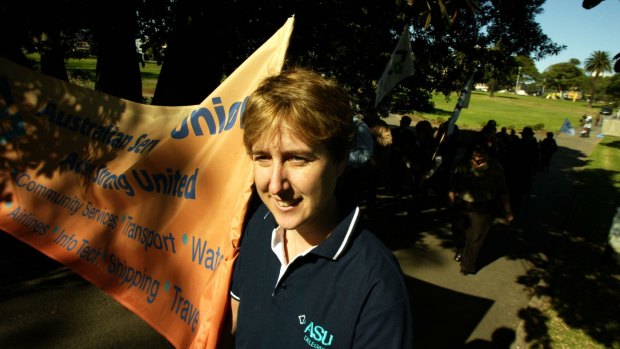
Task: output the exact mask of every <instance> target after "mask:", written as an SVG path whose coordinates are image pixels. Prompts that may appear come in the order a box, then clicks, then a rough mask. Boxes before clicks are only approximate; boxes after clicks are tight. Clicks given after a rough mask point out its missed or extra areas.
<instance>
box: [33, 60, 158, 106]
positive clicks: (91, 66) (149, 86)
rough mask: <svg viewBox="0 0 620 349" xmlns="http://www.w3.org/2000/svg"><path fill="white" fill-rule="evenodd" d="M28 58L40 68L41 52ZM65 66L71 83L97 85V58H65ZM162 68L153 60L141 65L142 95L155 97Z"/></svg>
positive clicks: (84, 85)
mask: <svg viewBox="0 0 620 349" xmlns="http://www.w3.org/2000/svg"><path fill="white" fill-rule="evenodd" d="M28 58H29V59H31V60H32V61H33V62H34V63H35V68H37V69H39V61H40V56H39V54H30V55H28ZM65 67H66V68H67V72H68V74H69V81H70V82H71V83H73V84H76V85H80V86H83V87H88V88H94V87H95V78H96V76H97V74H96V72H97V59H96V58H82V59H73V58H71V59H67V60H65ZM160 70H161V66H160V65H157V63H156V62H153V61H147V62H146V63H145V65H144V67H143V66H142V65H140V73H141V74H142V95H143V96H144V97H146V98H151V97H153V93H155V86H156V85H157V78H158V77H159V72H160Z"/></svg>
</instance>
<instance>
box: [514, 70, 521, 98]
mask: <svg viewBox="0 0 620 349" xmlns="http://www.w3.org/2000/svg"><path fill="white" fill-rule="evenodd" d="M520 76H521V67H519V72H518V73H517V83H516V84H515V94H517V91H518V90H519V77H520Z"/></svg>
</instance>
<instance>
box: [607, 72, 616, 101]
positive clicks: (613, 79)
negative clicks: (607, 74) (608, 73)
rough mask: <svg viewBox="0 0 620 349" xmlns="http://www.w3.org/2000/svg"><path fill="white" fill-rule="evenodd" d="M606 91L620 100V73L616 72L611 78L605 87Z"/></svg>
mask: <svg viewBox="0 0 620 349" xmlns="http://www.w3.org/2000/svg"><path fill="white" fill-rule="evenodd" d="M605 93H606V94H607V95H608V96H609V97H611V98H614V99H616V100H620V74H614V75H613V76H612V77H611V78H609V84H608V85H607V88H606V89H605Z"/></svg>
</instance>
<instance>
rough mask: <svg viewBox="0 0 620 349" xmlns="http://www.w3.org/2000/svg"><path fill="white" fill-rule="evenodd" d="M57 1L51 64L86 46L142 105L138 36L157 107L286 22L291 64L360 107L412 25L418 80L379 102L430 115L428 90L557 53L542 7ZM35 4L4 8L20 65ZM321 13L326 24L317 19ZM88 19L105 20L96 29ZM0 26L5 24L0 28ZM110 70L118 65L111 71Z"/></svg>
mask: <svg viewBox="0 0 620 349" xmlns="http://www.w3.org/2000/svg"><path fill="white" fill-rule="evenodd" d="M58 1H59V2H52V3H53V4H60V3H62V4H66V6H65V5H63V6H64V7H62V8H68V9H71V11H67V13H65V12H63V11H57V12H54V17H55V18H57V19H58V23H62V26H61V32H62V34H63V35H62V36H60V40H59V42H60V45H59V46H58V47H60V50H59V52H61V53H62V54H58V55H55V56H54V57H56V58H55V62H59V61H60V57H62V55H64V57H65V58H66V57H68V56H69V55H70V54H71V53H72V51H71V49H70V45H71V42H72V41H71V40H73V41H75V39H76V38H78V37H81V38H82V40H84V39H85V40H90V43H91V47H93V48H95V51H94V52H95V54H97V55H101V56H100V57H99V58H100V59H101V60H102V63H101V65H100V66H99V67H98V73H97V87H98V89H100V90H102V91H104V92H106V93H109V94H113V95H116V96H119V97H123V98H127V99H133V100H135V99H137V98H139V97H140V96H136V95H137V94H136V92H135V91H136V90H137V84H136V81H137V80H139V75H138V74H137V71H138V60H137V59H138V58H137V55H136V52H135V42H134V40H135V39H136V38H140V39H141V41H142V42H143V46H142V49H143V51H148V52H152V53H153V55H154V57H155V58H156V59H157V61H158V62H161V63H163V66H162V69H161V75H160V80H159V81H158V84H157V87H156V92H155V96H154V98H153V103H155V104H165V105H187V104H196V103H199V102H201V101H202V100H203V99H204V98H205V97H206V96H207V95H208V94H209V93H210V92H211V91H213V89H214V88H215V87H217V86H218V85H219V83H220V82H221V81H222V79H223V78H224V77H226V76H227V75H229V74H230V73H231V72H232V71H233V70H234V69H235V68H236V67H238V65H239V64H240V63H241V62H243V61H244V60H245V59H246V58H247V57H248V56H249V55H250V54H251V53H253V52H254V51H255V50H256V49H257V48H258V47H259V45H261V44H262V43H263V42H264V41H265V40H266V39H267V38H269V36H271V35H272V34H273V33H274V32H275V31H276V30H277V29H278V28H280V27H281V25H282V24H283V23H284V22H285V21H286V19H287V18H288V17H289V16H291V15H293V14H294V15H295V17H296V20H295V29H294V31H293V35H292V37H291V42H290V46H289V52H288V54H287V64H299V65H305V66H308V67H311V68H313V69H315V70H318V71H321V72H324V73H326V74H329V75H333V76H335V77H337V78H338V79H339V80H340V81H341V82H343V83H344V84H345V85H346V86H347V87H348V88H349V90H350V91H351V94H353V95H355V96H358V97H360V98H372V94H373V91H374V87H375V84H376V81H377V80H378V78H379V77H380V76H381V73H382V71H383V69H384V68H385V64H386V63H387V60H388V58H389V55H390V54H391V52H392V50H393V48H394V45H395V44H396V40H397V38H398V34H399V33H400V32H401V31H402V28H403V26H404V25H406V24H409V25H410V27H409V28H410V33H411V37H412V46H413V51H414V56H415V73H414V76H413V77H412V78H409V79H406V80H404V81H403V83H401V84H399V86H398V87H397V88H396V89H394V90H393V93H392V95H393V96H394V98H388V99H387V100H386V105H388V104H390V103H398V105H401V106H403V108H409V109H408V110H411V109H417V108H425V107H428V106H429V100H430V96H431V94H432V93H434V92H436V91H439V92H442V93H444V94H446V95H448V94H449V93H451V92H452V91H457V90H460V89H461V87H462V86H463V84H464V83H465V81H467V79H468V78H469V75H470V74H471V72H472V71H474V70H478V71H481V72H485V71H487V72H492V73H493V74H492V76H491V77H492V78H493V79H494V80H495V81H497V82H498V84H509V83H511V81H510V80H511V78H510V77H515V76H516V75H515V73H514V72H515V71H516V69H517V68H516V67H517V63H516V61H515V59H514V57H516V56H517V55H522V56H527V57H532V58H540V57H542V56H546V55H549V54H555V53H557V52H559V50H561V49H562V46H558V45H556V44H554V43H553V42H552V41H551V40H550V39H549V38H548V37H547V36H546V35H544V33H542V31H541V29H540V26H539V25H538V23H536V21H535V15H536V14H538V13H540V11H542V9H541V6H542V4H543V2H544V1H543V0H523V1H497V0H462V1H448V0H420V1H404V0H394V1H387V2H377V1H373V0H360V1H356V2H351V1H345V0H317V1H311V2H308V1H301V0H270V1H249V0H237V1H220V2H216V3H207V2H195V1H192V0H149V1H146V0H133V1H128V2H122V1H118V0H115V1H113V2H109V3H108V2H97V1H93V0H85V1H82V2H80V1H78V0H58ZM31 2H32V4H31ZM22 3H26V4H23V5H22ZM33 3H34V0H20V1H17V0H9V1H5V2H3V3H2V5H0V16H2V17H0V19H5V18H8V19H11V18H16V19H15V20H12V21H10V25H6V28H5V29H7V30H6V31H4V32H2V33H0V38H1V37H2V36H4V38H3V39H8V40H6V41H4V42H1V41H3V40H0V53H1V52H7V54H11V55H12V56H13V57H15V59H20V57H18V56H19V53H20V52H22V51H21V50H22V49H24V48H26V49H27V50H28V51H29V52H33V51H40V47H36V45H34V44H33V42H32V38H33V37H34V36H33V35H31V34H32V29H29V28H32V27H33V25H34V24H35V23H33V21H31V20H30V19H29V18H28V16H27V15H26V14H28V15H29V14H30V13H29V11H31V9H30V8H33V9H34V8H36V7H37V6H36V5H33ZM80 3H83V5H79V4H80ZM59 8H60V7H59ZM74 8H77V9H80V11H82V12H76V11H74V10H73V9H74ZM111 9H114V11H117V12H113V13H112V12H111ZM96 12H97V13H96ZM136 12H137V14H138V17H137V19H136V18H135V16H134V15H133V14H135V13H136ZM317 12H318V13H322V14H325V15H324V16H321V17H320V19H317V17H316V16H314V15H313V14H314V13H317ZM95 13H96V14H98V15H99V14H102V15H103V16H102V17H103V18H104V21H103V22H98V21H96V20H95V19H94V17H93V16H94V15H95ZM69 16H70V18H69ZM17 18H19V20H18V19H17ZM22 20H23V21H22ZM132 21H137V24H136V23H130V22H132ZM106 25H107V26H108V27H109V28H108V27H106ZM0 26H2V28H4V27H5V23H3V22H2V21H1V20H0ZM136 26H137V29H136ZM16 28H17V29H18V30H17V31H16V30H15V29H16ZM106 30H109V32H107V33H106ZM50 32H52V31H51V30H50ZM8 33H11V34H10V35H9V34H8ZM112 33H116V34H112ZM111 34H112V35H111ZM132 36H133V37H132ZM130 37H131V39H130ZM2 46H4V47H2ZM112 62H114V63H112ZM114 64H118V66H119V67H120V68H119V69H117V70H115V69H113V68H112V67H113V66H114ZM479 75H480V76H483V74H482V73H481V74H479ZM390 99H392V101H391V102H390Z"/></svg>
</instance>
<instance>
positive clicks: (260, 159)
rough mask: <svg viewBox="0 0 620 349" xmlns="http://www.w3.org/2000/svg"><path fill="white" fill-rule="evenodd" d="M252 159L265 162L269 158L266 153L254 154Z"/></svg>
mask: <svg viewBox="0 0 620 349" xmlns="http://www.w3.org/2000/svg"><path fill="white" fill-rule="evenodd" d="M252 159H253V160H254V161H256V162H265V161H268V160H269V157H268V156H266V155H254V156H252Z"/></svg>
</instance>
